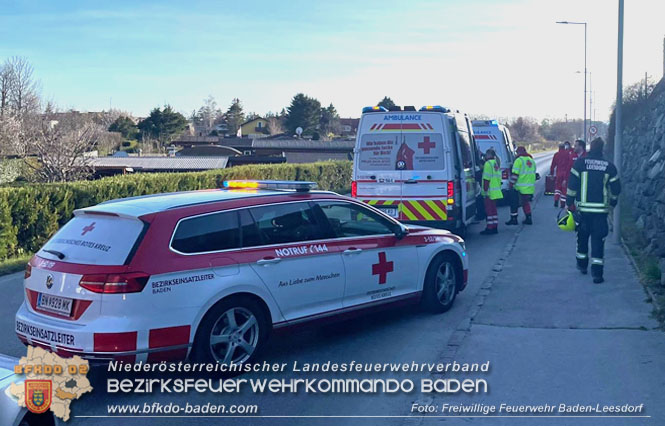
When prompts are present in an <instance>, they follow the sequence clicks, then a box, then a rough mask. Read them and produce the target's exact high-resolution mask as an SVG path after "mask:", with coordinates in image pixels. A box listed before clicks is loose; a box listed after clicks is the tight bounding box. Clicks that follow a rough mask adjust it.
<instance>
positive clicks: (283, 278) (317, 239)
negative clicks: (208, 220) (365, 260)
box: [240, 201, 345, 321]
mask: <svg viewBox="0 0 665 426" xmlns="http://www.w3.org/2000/svg"><path fill="white" fill-rule="evenodd" d="M248 211H249V214H250V217H248V216H244V215H241V219H240V220H241V228H242V229H243V232H242V238H243V249H244V248H245V247H251V246H252V245H254V244H256V245H257V246H258V247H255V248H249V249H248V250H249V251H251V252H252V256H251V258H252V259H258V260H256V261H254V262H252V263H251V266H252V269H253V270H254V271H255V272H256V273H257V275H258V276H259V277H260V278H261V280H262V281H263V282H264V284H265V285H266V287H267V288H268V290H269V291H270V293H271V294H272V296H273V298H274V299H275V301H276V303H277V304H278V306H279V308H280V310H281V312H282V315H283V316H284V318H285V319H286V320H287V321H289V320H294V319H298V318H302V317H306V316H312V315H316V314H320V313H323V312H327V311H332V310H335V309H339V308H341V307H342V298H343V296H344V284H345V281H344V280H345V273H344V263H343V262H342V256H341V254H340V253H339V251H336V250H335V249H334V248H333V247H329V245H328V243H329V241H326V239H325V238H326V237H327V236H329V235H326V234H325V232H326V229H329V228H327V227H326V228H322V227H321V224H320V223H319V222H318V221H317V218H316V217H315V215H314V213H313V212H312V209H311V206H310V204H309V203H308V202H306V201H304V202H294V203H281V204H271V205H266V206H261V207H252V208H250V209H248ZM324 225H326V226H327V224H324ZM257 255H258V256H257Z"/></svg>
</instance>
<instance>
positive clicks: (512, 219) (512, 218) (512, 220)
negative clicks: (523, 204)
mask: <svg viewBox="0 0 665 426" xmlns="http://www.w3.org/2000/svg"><path fill="white" fill-rule="evenodd" d="M506 225H519V223H517V215H514V216H513V215H512V214H511V215H510V220H509V221H508V222H506Z"/></svg>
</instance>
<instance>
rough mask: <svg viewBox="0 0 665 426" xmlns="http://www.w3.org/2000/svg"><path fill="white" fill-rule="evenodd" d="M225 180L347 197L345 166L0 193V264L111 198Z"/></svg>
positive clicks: (245, 169)
mask: <svg viewBox="0 0 665 426" xmlns="http://www.w3.org/2000/svg"><path fill="white" fill-rule="evenodd" d="M226 179H276V180H311V181H314V182H317V183H318V184H319V188H320V189H325V190H332V191H336V192H343V191H348V188H349V187H350V185H351V162H350V161H325V162H319V163H310V164H273V165H267V164H266V165H260V164H259V165H247V166H240V167H232V168H229V169H220V170H213V171H207V172H198V173H146V174H135V175H128V176H114V177H108V178H103V179H99V180H94V181H80V182H70V183H57V184H35V185H26V186H22V187H12V188H0V260H2V259H7V258H11V257H16V256H21V255H24V254H26V253H32V252H35V251H37V250H38V249H39V248H40V247H41V246H42V245H43V244H44V242H45V241H46V240H47V239H48V238H49V237H50V236H51V235H53V233H54V232H55V231H56V230H57V229H58V228H59V227H61V226H62V225H63V224H64V223H65V222H67V221H68V220H69V219H70V218H71V216H72V212H73V211H74V210H75V209H78V208H82V207H87V206H91V205H94V204H98V203H101V202H102V201H106V200H111V199H114V198H122V197H131V196H135V195H145V194H155V193H160V192H174V191H186V190H195V189H209V188H219V187H221V185H222V182H223V181H224V180H226Z"/></svg>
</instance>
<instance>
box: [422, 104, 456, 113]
mask: <svg viewBox="0 0 665 426" xmlns="http://www.w3.org/2000/svg"><path fill="white" fill-rule="evenodd" d="M420 111H432V112H450V109H449V108H445V107H442V106H441V105H428V106H424V107H422V108H420Z"/></svg>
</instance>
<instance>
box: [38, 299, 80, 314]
mask: <svg viewBox="0 0 665 426" xmlns="http://www.w3.org/2000/svg"><path fill="white" fill-rule="evenodd" d="M72 302H73V300H72V299H68V298H66V297H58V296H52V295H50V294H44V293H39V296H38V297H37V307H38V308H39V309H43V310H45V311H49V312H55V313H56V314H61V315H66V316H70V315H71V313H72Z"/></svg>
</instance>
